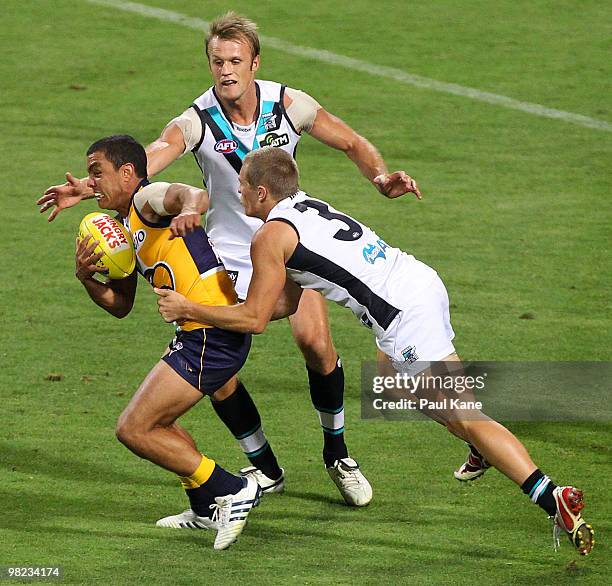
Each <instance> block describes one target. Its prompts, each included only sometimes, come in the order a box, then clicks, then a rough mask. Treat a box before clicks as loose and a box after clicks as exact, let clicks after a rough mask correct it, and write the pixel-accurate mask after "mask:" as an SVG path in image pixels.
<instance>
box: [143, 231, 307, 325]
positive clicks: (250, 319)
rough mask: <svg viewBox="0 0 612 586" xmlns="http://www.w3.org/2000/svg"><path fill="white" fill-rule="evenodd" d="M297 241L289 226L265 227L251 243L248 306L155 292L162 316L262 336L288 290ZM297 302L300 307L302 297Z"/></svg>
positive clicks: (162, 291)
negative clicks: (289, 262)
mask: <svg viewBox="0 0 612 586" xmlns="http://www.w3.org/2000/svg"><path fill="white" fill-rule="evenodd" d="M297 242H298V238H297V234H296V233H295V231H294V230H293V228H291V227H290V226H288V225H287V224H284V223H282V222H270V223H267V224H264V225H263V226H262V227H261V228H260V229H259V230H258V231H257V232H256V233H255V236H254V237H253V242H252V244H251V258H252V261H253V278H252V280H251V283H250V285H249V290H248V293H247V298H246V301H244V303H239V304H237V305H231V306H225V307H213V306H207V305H199V304H196V303H193V302H191V301H189V300H187V299H186V298H185V297H183V296H182V295H180V294H179V293H176V292H175V291H169V290H164V289H155V292H156V293H157V294H158V295H159V299H158V301H157V303H158V305H159V312H160V314H161V315H162V317H163V318H164V320H165V321H167V322H173V321H178V322H179V323H180V321H182V320H195V321H202V322H204V323H209V324H211V325H213V326H216V327H219V328H223V329H226V330H234V331H237V332H243V333H250V334H260V333H262V332H263V331H264V330H265V329H266V326H267V325H268V322H269V321H270V320H271V319H272V317H273V316H274V311H275V308H276V307H277V300H278V299H279V297H280V296H281V294H282V293H283V290H284V288H285V281H286V270H285V263H286V261H287V260H288V259H289V257H290V256H291V255H292V254H293V251H294V250H295V247H296V246H297ZM293 301H294V303H295V306H296V307H297V302H299V296H296V297H294V298H293ZM293 309H294V310H295V308H293Z"/></svg>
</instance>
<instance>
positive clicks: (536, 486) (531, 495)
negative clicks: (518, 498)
mask: <svg viewBox="0 0 612 586" xmlns="http://www.w3.org/2000/svg"><path fill="white" fill-rule="evenodd" d="M545 478H546V476H542V478H540V479H539V480H538V481H537V482H536V483H535V484H534V485H533V488H532V489H531V490H530V491H529V498H531V499H532V500H533V493H534V492H535V491H536V489H537V488H538V486H540V484H542V482H544V479H545Z"/></svg>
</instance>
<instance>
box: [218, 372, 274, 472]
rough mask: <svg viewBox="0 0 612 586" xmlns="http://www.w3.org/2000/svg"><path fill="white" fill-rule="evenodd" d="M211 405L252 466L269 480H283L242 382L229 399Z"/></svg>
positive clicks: (255, 409)
mask: <svg viewBox="0 0 612 586" xmlns="http://www.w3.org/2000/svg"><path fill="white" fill-rule="evenodd" d="M211 403H212V406H213V408H214V410H215V411H216V413H217V415H218V416H219V419H221V421H223V423H225V426H226V427H227V428H228V429H229V430H230V431H231V432H232V434H233V435H234V437H235V438H236V439H237V440H238V443H239V444H240V447H241V448H242V451H243V452H244V454H245V456H246V457H247V458H248V459H249V461H250V462H251V464H252V465H253V466H255V468H259V469H260V470H261V471H262V472H263V473H264V474H265V475H266V476H267V477H268V478H271V479H273V480H276V479H277V478H280V476H281V474H282V470H281V469H280V467H279V465H278V462H277V460H276V456H275V455H274V452H273V451H272V448H271V447H270V444H269V443H268V440H267V439H266V436H265V435H264V432H263V429H262V427H261V417H260V416H259V411H257V407H256V406H255V403H253V399H251V395H249V392H248V391H247V390H246V388H245V386H244V385H243V384H242V383H241V382H239V383H238V387H237V388H236V390H235V391H234V392H233V393H232V394H231V395H230V396H229V397H227V399H224V400H223V401H214V400H212V401H211Z"/></svg>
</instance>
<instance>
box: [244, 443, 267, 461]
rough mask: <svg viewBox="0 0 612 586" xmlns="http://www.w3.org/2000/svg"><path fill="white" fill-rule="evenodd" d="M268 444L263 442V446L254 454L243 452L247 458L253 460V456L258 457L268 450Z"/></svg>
mask: <svg viewBox="0 0 612 586" xmlns="http://www.w3.org/2000/svg"><path fill="white" fill-rule="evenodd" d="M268 447H269V446H268V442H265V444H264V445H263V446H262V447H261V448H259V449H258V450H255V451H254V452H246V451H245V452H244V453H245V455H246V457H247V458H254V457H255V456H259V454H262V453H263V452H265V451H266V450H267V449H268Z"/></svg>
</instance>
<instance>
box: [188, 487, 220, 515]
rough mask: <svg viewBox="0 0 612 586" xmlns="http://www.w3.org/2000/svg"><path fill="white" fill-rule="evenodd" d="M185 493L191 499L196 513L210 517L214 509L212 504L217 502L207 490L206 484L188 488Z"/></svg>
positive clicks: (190, 501)
mask: <svg viewBox="0 0 612 586" xmlns="http://www.w3.org/2000/svg"><path fill="white" fill-rule="evenodd" d="M185 494H186V495H187V498H188V499H189V505H190V506H191V509H192V510H193V511H194V513H195V514H196V515H199V516H200V517H210V515H211V513H212V511H211V509H210V505H213V504H214V503H215V497H214V496H213V495H212V494H210V493H209V492H208V490H206V488H205V487H204V486H198V487H197V488H186V489H185Z"/></svg>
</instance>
